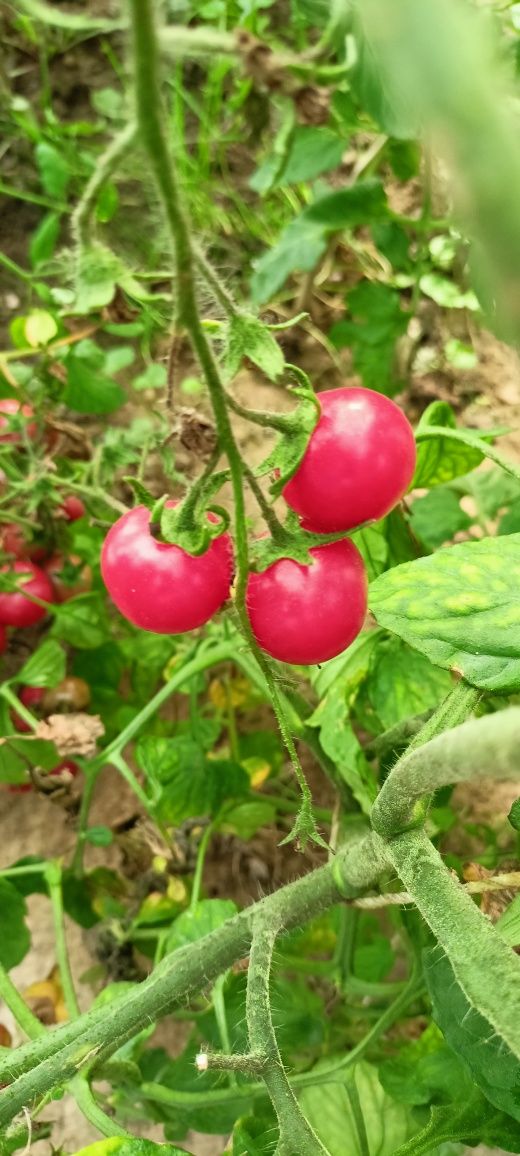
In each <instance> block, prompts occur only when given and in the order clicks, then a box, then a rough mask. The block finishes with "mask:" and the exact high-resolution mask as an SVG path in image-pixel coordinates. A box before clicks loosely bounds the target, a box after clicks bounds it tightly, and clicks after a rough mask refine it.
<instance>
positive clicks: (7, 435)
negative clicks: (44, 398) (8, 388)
mask: <svg viewBox="0 0 520 1156" xmlns="http://www.w3.org/2000/svg"><path fill="white" fill-rule="evenodd" d="M13 414H22V416H23V417H25V418H27V419H29V418H32V417H34V410H33V409H32V408H31V406H30V405H21V404H20V402H19V401H17V399H16V398H15V397H3V398H0V442H21V441H22V440H23V439H22V434H21V432H20V430H13V429H10V425H11V423H10V421H9V418H10V417H12V416H13ZM27 433H28V435H29V437H34V435H35V433H36V423H35V422H31V421H29V422H28V425H27Z"/></svg>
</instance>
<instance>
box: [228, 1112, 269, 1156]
mask: <svg viewBox="0 0 520 1156" xmlns="http://www.w3.org/2000/svg"><path fill="white" fill-rule="evenodd" d="M277 1143H278V1130H277V1127H276V1124H275V1121H274V1120H273V1119H272V1118H271V1117H269V1116H241V1117H240V1119H239V1120H237V1122H236V1124H235V1127H234V1129H233V1156H274V1151H275V1148H276V1145H277Z"/></svg>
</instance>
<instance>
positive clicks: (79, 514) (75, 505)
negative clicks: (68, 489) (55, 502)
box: [59, 494, 85, 522]
mask: <svg viewBox="0 0 520 1156" xmlns="http://www.w3.org/2000/svg"><path fill="white" fill-rule="evenodd" d="M59 509H60V511H61V513H62V514H63V515H64V517H65V518H67V521H69V522H76V521H77V519H78V518H83V517H84V516H85V507H84V505H83V502H82V501H81V498H77V497H76V495H75V494H69V495H68V497H66V498H64V499H63V502H62V503H61V506H60V507H59Z"/></svg>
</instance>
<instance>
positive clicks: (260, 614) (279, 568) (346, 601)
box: [246, 539, 367, 666]
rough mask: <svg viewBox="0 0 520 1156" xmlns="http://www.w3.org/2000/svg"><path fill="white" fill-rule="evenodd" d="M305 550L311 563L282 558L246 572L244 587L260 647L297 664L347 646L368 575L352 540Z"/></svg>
mask: <svg viewBox="0 0 520 1156" xmlns="http://www.w3.org/2000/svg"><path fill="white" fill-rule="evenodd" d="M310 554H311V555H312V558H313V559H314V561H313V563H312V565H308V566H304V565H302V564H301V563H300V562H295V561H294V560H293V559H292V558H281V559H280V560H279V561H277V562H273V563H272V565H271V566H268V567H267V570H264V571H263V572H262V573H260V574H250V575H249V579H248V583H247V592H246V606H247V613H248V615H249V621H250V623H251V627H252V630H253V634H254V636H255V638H256V640H257V642H258V644H259V646H261V648H262V650H265V651H266V653H267V654H270V655H272V657H273V658H278V659H279V660H280V661H281V662H290V663H294V664H297V665H302V666H308V665H310V664H312V663H315V662H326V661H327V659H329V658H334V657H335V655H337V654H341V652H342V651H343V650H346V648H347V646H350V643H351V642H353V641H354V639H355V638H356V636H357V635H358V634H359V632H360V630H361V628H362V626H363V623H364V620H365V615H366V611H367V576H366V572H365V566H364V563H363V559H362V557H361V554H360V553H359V550H357V548H356V547H355V546H354V543H353V542H350V541H349V540H347V539H345V540H344V541H341V542H332V543H330V545H328V546H316V547H314V548H313V549H312V550H311V551H310Z"/></svg>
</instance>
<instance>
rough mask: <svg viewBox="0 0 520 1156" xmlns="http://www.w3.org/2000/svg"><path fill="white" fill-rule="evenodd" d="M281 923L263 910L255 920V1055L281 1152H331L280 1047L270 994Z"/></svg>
mask: <svg viewBox="0 0 520 1156" xmlns="http://www.w3.org/2000/svg"><path fill="white" fill-rule="evenodd" d="M279 931H280V927H279V926H278V925H277V924H276V923H274V922H273V920H272V919H269V918H265V916H262V914H261V913H259V914H258V916H257V917H256V919H255V921H254V924H253V940H252V944H251V952H250V957H249V968H248V973H247V996H246V1016H247V1029H248V1034H249V1046H250V1048H251V1053H252V1056H253V1057H255V1058H257V1059H258V1060H259V1061H260V1062H261V1064H262V1075H263V1079H264V1082H265V1086H266V1088H267V1091H268V1092H269V1096H270V1098H271V1101H272V1104H273V1107H274V1110H275V1112H276V1116H277V1119H278V1127H279V1129H280V1136H279V1141H278V1145H277V1149H276V1151H277V1153H278V1154H279V1156H319V1154H321V1156H327V1149H326V1148H324V1146H323V1144H322V1143H321V1141H320V1140H319V1138H318V1136H317V1135H316V1133H315V1132H314V1130H313V1128H311V1126H310V1124H309V1123H308V1121H307V1120H306V1119H305V1116H304V1115H303V1112H302V1111H301V1108H300V1106H299V1104H298V1101H297V1099H296V1096H295V1094H294V1092H293V1090H292V1088H291V1085H290V1083H289V1080H288V1079H287V1075H286V1072H285V1069H284V1066H283V1064H282V1057H281V1056H280V1052H279V1050H278V1044H277V1042H276V1036H275V1033H274V1027H273V1021H272V1018H271V1003H270V997H269V977H270V974H271V964H272V958H273V951H274V945H275V943H276V939H277V936H278V933H279Z"/></svg>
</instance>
